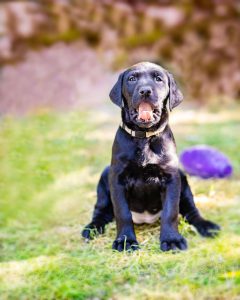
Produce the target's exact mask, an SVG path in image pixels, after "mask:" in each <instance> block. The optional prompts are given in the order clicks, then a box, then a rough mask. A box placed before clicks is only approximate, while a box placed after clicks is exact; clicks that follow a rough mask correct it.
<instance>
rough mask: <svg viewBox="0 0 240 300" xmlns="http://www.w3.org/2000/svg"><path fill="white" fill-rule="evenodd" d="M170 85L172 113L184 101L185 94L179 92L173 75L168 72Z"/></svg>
mask: <svg viewBox="0 0 240 300" xmlns="http://www.w3.org/2000/svg"><path fill="white" fill-rule="evenodd" d="M167 75H168V84H169V99H168V105H169V110H170V111H172V110H173V108H174V107H176V106H178V105H179V104H180V103H181V102H182V101H183V94H182V92H181V91H180V90H179V88H178V86H177V84H176V81H175V79H174V78H173V75H172V74H171V73H169V72H168V74H167Z"/></svg>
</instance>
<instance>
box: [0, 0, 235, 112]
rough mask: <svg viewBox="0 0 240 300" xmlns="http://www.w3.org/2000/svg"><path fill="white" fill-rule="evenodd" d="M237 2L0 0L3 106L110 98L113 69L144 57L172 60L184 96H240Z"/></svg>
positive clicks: (229, 100) (230, 99) (29, 107)
mask: <svg viewBox="0 0 240 300" xmlns="http://www.w3.org/2000/svg"><path fill="white" fill-rule="evenodd" d="M239 33H240V2H239V1H237V0H236V1H234V0H212V1H209V0H199V1H197V0H182V1H170V0H162V1H157V0H155V1H154V0H152V1H140V0H139V1H138V0H134V1H130V0H129V1H123V0H121V1H119V0H116V1H113V0H98V1H96V0H72V1H71V0H48V1H47V0H45V1H1V2H0V63H1V69H0V112H1V113H2V114H4V113H15V112H17V113H25V112H26V111H34V110H36V109H37V108H38V107H55V108H66V107H79V108H81V107H84V106H88V105H89V104H90V103H94V104H96V103H102V101H103V100H105V101H106V100H107V97H108V92H109V89H110V87H111V85H112V84H113V82H114V80H115V78H116V73H117V72H118V71H119V70H121V69H122V68H125V67H126V66H128V65H131V64H133V63H135V62H138V61H141V60H148V61H154V62H157V63H160V64H161V65H163V66H164V67H166V68H168V69H170V71H172V72H173V73H174V74H175V76H176V77H177V79H178V81H179V82H180V85H181V86H182V88H183V90H184V93H185V97H186V98H187V99H188V103H191V101H192V102H194V103H198V104H205V105H209V104H210V105H212V106H218V105H219V104H223V103H224V104H227V105H234V104H235V103H237V102H239V98H240V51H239V50H240V47H239V46H240V38H239Z"/></svg>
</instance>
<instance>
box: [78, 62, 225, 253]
mask: <svg viewBox="0 0 240 300" xmlns="http://www.w3.org/2000/svg"><path fill="white" fill-rule="evenodd" d="M110 98H111V100H112V101H113V103H115V104H116V105H118V106H119V107H121V108H122V123H121V125H120V127H119V128H118V130H117V133H116V136H115V140H114V143H113V148H112V161H111V165H110V166H108V167H106V168H105V170H104V171H103V173H102V175H101V178H100V181H99V184H98V187H97V203H96V205H95V209H94V213H93V218H92V221H91V223H90V224H88V225H87V226H86V227H85V228H84V230H83V232H82V236H83V237H84V238H86V239H91V238H92V237H93V234H94V233H95V234H96V233H103V232H104V227H105V225H106V224H107V223H109V222H111V221H112V220H113V219H114V218H115V219H116V222H117V237H116V239H115V241H114V242H113V245H112V248H113V249H115V250H118V251H123V250H136V249H138V247H139V246H138V242H137V239H136V235H135V232H134V225H133V223H135V224H140V223H153V222H155V221H156V220H158V219H159V218H160V214H161V233H160V244H161V249H162V251H168V250H176V249H180V250H185V249H186V248H187V242H186V240H185V238H184V237H183V236H182V235H181V234H180V233H179V232H178V214H179V213H180V214H181V215H182V216H183V217H184V218H185V219H186V220H187V221H188V222H189V223H190V224H192V225H193V226H195V228H196V229H197V230H198V232H199V233H200V234H201V235H202V236H206V237H211V236H214V235H215V234H216V232H217V231H218V230H220V227H219V226H218V225H217V224H214V223H212V222H210V221H207V220H205V219H204V218H203V217H202V216H201V215H200V213H199V211H198V209H197V208H196V206H195V203H194V200H193V195H192V192H191V189H190V187H189V184H188V182H187V179H186V176H185V175H184V174H183V172H182V171H181V170H180V169H179V166H178V158H177V154H176V146H175V141H174V137H173V134H172V131H171V129H170V127H169V124H168V111H171V110H172V109H173V108H174V107H176V106H177V105H178V104H179V103H180V102H181V101H182V99H183V96H182V93H181V92H180V90H179V89H178V87H177V85H176V82H175V80H174V78H173V76H172V75H171V74H170V73H169V72H167V71H166V70H165V69H163V68H162V67H160V66H158V65H156V64H153V63H149V62H142V63H139V64H136V65H134V66H132V67H131V68H129V69H127V70H126V71H125V72H123V73H122V74H120V76H119V78H118V81H117V83H116V84H115V85H114V87H113V88H112V90H111V92H110Z"/></svg>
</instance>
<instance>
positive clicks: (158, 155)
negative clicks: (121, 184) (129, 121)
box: [133, 140, 164, 167]
mask: <svg viewBox="0 0 240 300" xmlns="http://www.w3.org/2000/svg"><path fill="white" fill-rule="evenodd" d="M157 150H158V151H154V149H152V147H151V144H150V143H149V142H147V141H145V140H143V141H139V143H138V146H137V147H136V151H135V157H134V158H133V160H134V161H135V163H136V164H137V165H138V166H142V167H145V166H147V165H149V164H151V165H154V164H156V165H159V164H160V163H161V162H162V161H163V158H164V153H163V151H162V149H161V148H158V149H157Z"/></svg>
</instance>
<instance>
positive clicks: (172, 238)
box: [160, 232, 187, 252]
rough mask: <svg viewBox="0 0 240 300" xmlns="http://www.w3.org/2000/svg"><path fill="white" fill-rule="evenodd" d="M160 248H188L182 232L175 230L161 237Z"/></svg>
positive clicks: (166, 249) (165, 249)
mask: <svg viewBox="0 0 240 300" xmlns="http://www.w3.org/2000/svg"><path fill="white" fill-rule="evenodd" d="M160 248H161V250H162V251H164V252H165V251H170V250H173V251H176V250H186V249H187V241H186V239H185V238H184V237H183V236H182V235H181V234H180V233H178V232H174V233H171V234H167V235H166V236H164V235H163V237H161V239H160Z"/></svg>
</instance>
